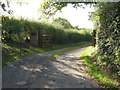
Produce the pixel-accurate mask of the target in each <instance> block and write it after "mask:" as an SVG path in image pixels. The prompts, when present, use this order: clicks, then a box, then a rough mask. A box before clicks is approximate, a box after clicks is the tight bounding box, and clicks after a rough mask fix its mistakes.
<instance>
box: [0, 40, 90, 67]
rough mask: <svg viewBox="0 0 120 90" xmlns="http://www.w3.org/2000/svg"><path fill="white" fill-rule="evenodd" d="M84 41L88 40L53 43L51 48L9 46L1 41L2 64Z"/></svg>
mask: <svg viewBox="0 0 120 90" xmlns="http://www.w3.org/2000/svg"><path fill="white" fill-rule="evenodd" d="M86 43H88V42H78V43H74V44H66V45H53V47H52V48H46V49H41V48H31V49H28V48H25V47H23V46H21V47H20V46H19V47H18V46H10V45H8V44H4V43H2V66H3V67H4V66H6V65H9V64H11V63H12V62H13V61H15V60H16V59H18V58H21V57H23V56H26V55H29V54H34V53H43V52H47V51H51V50H56V49H61V48H66V47H72V46H77V45H81V44H86Z"/></svg>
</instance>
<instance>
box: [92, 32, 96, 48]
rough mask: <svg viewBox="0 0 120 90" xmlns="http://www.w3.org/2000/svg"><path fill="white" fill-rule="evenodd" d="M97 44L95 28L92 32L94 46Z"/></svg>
mask: <svg viewBox="0 0 120 90" xmlns="http://www.w3.org/2000/svg"><path fill="white" fill-rule="evenodd" d="M95 45H96V30H93V33H92V46H94V47H95Z"/></svg>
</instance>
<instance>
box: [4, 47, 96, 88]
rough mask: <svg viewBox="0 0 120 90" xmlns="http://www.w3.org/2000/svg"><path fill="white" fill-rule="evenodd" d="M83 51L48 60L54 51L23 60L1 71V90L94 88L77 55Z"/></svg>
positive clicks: (75, 51) (79, 50) (76, 50)
mask: <svg viewBox="0 0 120 90" xmlns="http://www.w3.org/2000/svg"><path fill="white" fill-rule="evenodd" d="M84 49H85V47H84V48H79V49H75V50H72V51H70V52H67V53H64V54H62V55H61V56H60V57H59V58H57V59H50V58H49V56H50V55H51V54H52V53H55V52H57V51H60V50H63V49H60V50H54V51H50V52H46V53H37V54H32V55H28V56H26V57H23V58H21V59H19V60H17V61H15V62H14V63H13V64H12V65H9V66H7V67H5V68H3V76H2V77H3V83H2V84H3V88H97V87H98V86H97V85H96V84H95V83H93V82H92V81H91V80H90V79H89V77H90V76H89V75H88V74H87V73H86V72H85V69H86V66H85V65H84V64H83V62H82V61H81V58H80V57H79V56H80V52H81V51H82V50H84Z"/></svg>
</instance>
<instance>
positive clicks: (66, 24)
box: [52, 17, 73, 29]
mask: <svg viewBox="0 0 120 90" xmlns="http://www.w3.org/2000/svg"><path fill="white" fill-rule="evenodd" d="M52 23H53V24H61V25H63V26H64V28H68V29H69V28H73V27H72V25H71V24H70V22H69V21H68V20H66V19H65V18H61V17H58V18H56V19H54V20H53V22H52Z"/></svg>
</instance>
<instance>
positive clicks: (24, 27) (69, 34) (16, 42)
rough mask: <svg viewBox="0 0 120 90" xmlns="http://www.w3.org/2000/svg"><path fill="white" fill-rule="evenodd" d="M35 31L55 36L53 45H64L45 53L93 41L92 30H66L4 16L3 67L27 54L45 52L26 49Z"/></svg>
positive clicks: (58, 26) (60, 27)
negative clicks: (68, 45)
mask: <svg viewBox="0 0 120 90" xmlns="http://www.w3.org/2000/svg"><path fill="white" fill-rule="evenodd" d="M33 30H41V31H42V33H43V34H50V35H53V36H54V43H53V44H60V45H61V44H62V45H61V46H55V47H53V48H52V49H45V51H49V50H54V49H58V48H61V47H65V45H64V44H70V45H71V44H72V43H77V42H82V41H90V39H91V35H90V30H89V32H88V30H80V31H78V30H76V29H65V28H64V27H63V25H61V24H59V25H57V24H52V23H45V22H35V21H28V20H25V19H16V18H14V17H5V16H2V42H3V43H4V45H3V52H2V53H3V65H6V64H9V63H11V62H12V61H13V60H16V59H17V58H20V57H21V56H25V55H27V54H32V53H37V52H43V50H42V49H37V48H36V49H35V48H34V49H32V50H31V49H28V48H27V47H26V42H27V40H29V39H30V32H31V31H33Z"/></svg>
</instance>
